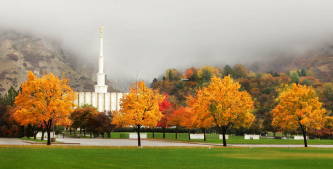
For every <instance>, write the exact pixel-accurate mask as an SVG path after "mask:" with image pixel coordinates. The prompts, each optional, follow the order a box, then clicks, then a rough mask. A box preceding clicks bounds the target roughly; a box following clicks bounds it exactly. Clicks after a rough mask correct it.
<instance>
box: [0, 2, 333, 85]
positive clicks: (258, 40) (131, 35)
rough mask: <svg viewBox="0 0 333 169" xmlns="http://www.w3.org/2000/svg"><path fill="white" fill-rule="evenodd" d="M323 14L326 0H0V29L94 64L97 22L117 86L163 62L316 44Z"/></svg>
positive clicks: (247, 56) (227, 59) (228, 60)
mask: <svg viewBox="0 0 333 169" xmlns="http://www.w3.org/2000/svg"><path fill="white" fill-rule="evenodd" d="M331 16H333V1H329V0H292V1H287V0H284V1H283V0H282V1H277V0H251V1H244V0H208V1H204V0H191V1H189V0H168V1H160V0H142V1H137V0H127V1H121V0H99V1H82V0H70V1H69V0H57V1H53V0H33V1H24V0H2V1H1V5H0V28H3V29H7V30H15V31H18V32H23V33H25V32H28V33H31V34H34V35H36V36H38V37H48V38H50V39H55V40H57V41H58V42H60V43H61V44H62V46H64V47H66V48H67V49H69V50H70V51H71V52H72V53H74V55H73V57H77V58H78V59H77V60H79V61H84V62H87V63H89V65H90V66H92V67H95V66H96V65H97V62H96V58H97V57H98V49H99V44H98V43H99V41H98V27H99V26H100V25H104V26H105V43H104V49H105V52H104V55H105V65H106V66H105V73H106V74H107V75H108V79H109V80H111V81H113V83H114V85H115V86H119V87H124V86H126V85H124V84H127V83H128V82H133V81H135V80H136V79H143V80H147V81H151V79H153V78H154V77H158V76H160V74H161V73H162V72H163V71H164V70H165V69H168V68H186V67H190V66H203V65H225V64H231V65H232V64H236V63H241V64H252V63H253V62H258V61H260V62H262V61H270V60H272V59H275V58H276V57H280V56H289V53H293V52H294V51H302V50H305V49H312V48H317V47H318V46H319V48H320V45H321V44H322V42H325V41H330V39H332V37H333V17H331ZM281 53H282V55H280V54H281ZM71 56H72V55H71ZM277 60H279V58H277Z"/></svg>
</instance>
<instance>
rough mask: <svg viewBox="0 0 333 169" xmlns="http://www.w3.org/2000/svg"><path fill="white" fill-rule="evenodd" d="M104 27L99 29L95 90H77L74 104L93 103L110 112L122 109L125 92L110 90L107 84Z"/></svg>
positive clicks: (99, 109)
mask: <svg viewBox="0 0 333 169" xmlns="http://www.w3.org/2000/svg"><path fill="white" fill-rule="evenodd" d="M103 39H104V28H103V27H100V29H99V41H100V49H99V57H98V72H97V74H96V75H97V84H96V85H95V91H94V92H76V93H75V95H76V97H75V98H76V99H75V101H74V104H75V105H76V106H77V107H79V106H83V105H92V106H94V107H96V108H97V110H98V111H99V112H105V113H109V112H111V111H115V110H119V109H120V100H121V98H122V97H123V96H124V94H125V93H120V92H108V86H107V85H106V84H105V73H104V53H103Z"/></svg>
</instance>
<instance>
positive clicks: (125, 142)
mask: <svg viewBox="0 0 333 169" xmlns="http://www.w3.org/2000/svg"><path fill="white" fill-rule="evenodd" d="M57 141H60V142H64V143H80V145H83V146H137V145H138V141H137V140H136V139H96V138H95V139H86V138H64V139H62V138H61V139H60V138H59V139H57ZM141 145H142V146H153V147H160V146H181V147H189V146H192V147H193V146H196V147H203V146H209V145H203V144H189V143H181V142H168V141H159V140H156V141H155V140H141Z"/></svg>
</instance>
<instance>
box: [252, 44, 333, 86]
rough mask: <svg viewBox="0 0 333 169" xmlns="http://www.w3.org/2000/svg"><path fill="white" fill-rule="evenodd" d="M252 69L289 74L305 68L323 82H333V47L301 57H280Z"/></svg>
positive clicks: (317, 50) (312, 51) (326, 47)
mask: <svg viewBox="0 0 333 169" xmlns="http://www.w3.org/2000/svg"><path fill="white" fill-rule="evenodd" d="M252 68H253V70H254V71H256V72H270V71H272V72H288V71H290V70H295V69H302V68H305V69H307V70H308V71H309V72H310V73H311V74H312V75H313V76H315V77H316V78H318V79H320V80H321V81H323V82H329V81H333V46H325V47H323V48H320V49H315V50H311V51H307V52H305V53H304V54H302V55H300V56H284V57H278V58H277V59H274V60H273V61H271V62H269V63H257V64H255V65H254V66H252Z"/></svg>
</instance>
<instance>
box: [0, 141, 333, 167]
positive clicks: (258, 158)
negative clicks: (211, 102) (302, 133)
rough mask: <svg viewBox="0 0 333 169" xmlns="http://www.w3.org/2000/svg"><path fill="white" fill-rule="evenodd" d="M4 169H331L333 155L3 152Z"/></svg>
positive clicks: (288, 151) (308, 151) (293, 151)
mask: <svg viewBox="0 0 333 169" xmlns="http://www.w3.org/2000/svg"><path fill="white" fill-rule="evenodd" d="M0 157H1V158H0V169H16V168H20V169H36V168H38V169H60V168H61V169H78V168H79V169H243V168H248V169H298V168H300V169H331V168H333V162H332V161H333V149H316V148H212V149H208V148H108V147H53V146H52V147H46V146H32V147H31V146H25V147H23V146H19V147H0Z"/></svg>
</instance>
